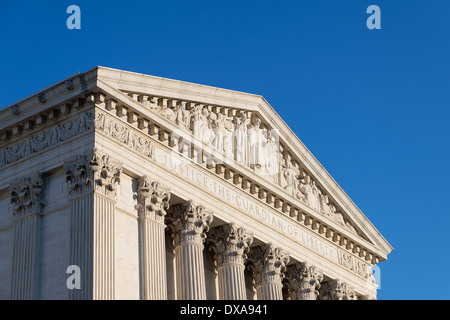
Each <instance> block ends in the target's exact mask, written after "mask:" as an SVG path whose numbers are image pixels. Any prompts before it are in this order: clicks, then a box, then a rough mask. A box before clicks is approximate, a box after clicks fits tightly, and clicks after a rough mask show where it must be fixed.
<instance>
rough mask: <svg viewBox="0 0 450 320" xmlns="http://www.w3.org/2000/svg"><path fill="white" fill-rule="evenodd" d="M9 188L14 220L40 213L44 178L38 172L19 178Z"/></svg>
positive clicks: (43, 204)
mask: <svg viewBox="0 0 450 320" xmlns="http://www.w3.org/2000/svg"><path fill="white" fill-rule="evenodd" d="M9 190H10V192H11V204H12V209H13V219H14V220H17V219H20V218H23V217H25V216H28V215H32V214H40V213H41V209H42V207H44V206H45V201H44V200H43V193H44V180H43V179H42V175H41V174H40V173H36V174H34V175H33V176H31V177H25V178H22V179H20V180H19V181H17V182H15V183H13V184H11V186H10V188H9Z"/></svg>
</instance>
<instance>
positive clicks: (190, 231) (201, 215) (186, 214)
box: [167, 200, 213, 246]
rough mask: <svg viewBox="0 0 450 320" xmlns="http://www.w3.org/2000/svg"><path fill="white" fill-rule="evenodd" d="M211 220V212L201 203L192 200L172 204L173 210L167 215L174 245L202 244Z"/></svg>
mask: <svg viewBox="0 0 450 320" xmlns="http://www.w3.org/2000/svg"><path fill="white" fill-rule="evenodd" d="M212 220H213V215H212V213H210V212H208V211H207V210H205V207H204V206H203V205H201V204H197V203H195V202H194V201H192V200H189V201H187V202H186V203H184V204H179V205H176V206H174V210H173V211H172V212H171V214H170V215H168V216H167V222H168V227H169V230H170V231H171V233H172V239H173V241H174V245H175V246H177V245H179V244H183V243H196V244H203V243H204V242H205V239H206V232H208V230H209V225H210V224H211V222H212Z"/></svg>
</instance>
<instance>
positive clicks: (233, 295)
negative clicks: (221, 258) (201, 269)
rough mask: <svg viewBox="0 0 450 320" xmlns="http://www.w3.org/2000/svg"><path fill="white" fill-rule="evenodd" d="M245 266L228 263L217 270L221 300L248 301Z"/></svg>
mask: <svg viewBox="0 0 450 320" xmlns="http://www.w3.org/2000/svg"><path fill="white" fill-rule="evenodd" d="M244 271H245V266H244V265H243V264H231V263H226V264H223V265H222V266H220V267H218V268H217V273H218V278H219V299H221V300H247V289H246V287H245V278H244Z"/></svg>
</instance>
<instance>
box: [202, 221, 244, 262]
mask: <svg viewBox="0 0 450 320" xmlns="http://www.w3.org/2000/svg"><path fill="white" fill-rule="evenodd" d="M208 239H209V245H210V247H209V249H210V251H212V252H213V253H214V260H215V262H216V265H217V266H218V267H220V266H222V265H223V264H228V263H235V264H240V265H242V266H243V265H244V264H245V262H246V260H247V253H248V252H249V250H250V245H251V244H252V242H253V235H252V234H251V233H250V232H248V231H246V230H245V229H244V228H242V227H238V226H236V225H235V224H234V223H232V222H231V223H229V224H226V225H224V226H219V227H215V228H214V229H212V230H211V232H210V233H209V235H208Z"/></svg>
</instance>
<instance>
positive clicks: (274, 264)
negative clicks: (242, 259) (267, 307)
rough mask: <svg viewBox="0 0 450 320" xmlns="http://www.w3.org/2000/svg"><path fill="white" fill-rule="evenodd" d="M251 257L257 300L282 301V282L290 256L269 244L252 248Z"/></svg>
mask: <svg viewBox="0 0 450 320" xmlns="http://www.w3.org/2000/svg"><path fill="white" fill-rule="evenodd" d="M249 256H250V260H251V265H250V270H251V271H252V272H253V279H254V282H255V286H256V297H257V299H258V300H282V299H283V293H282V290H283V285H282V280H283V277H284V271H285V269H286V264H287V263H288V262H289V254H288V253H287V252H285V251H283V250H282V249H280V248H278V247H275V246H274V245H273V244H271V243H268V244H264V245H261V246H258V247H255V248H252V252H251V254H250V255H249Z"/></svg>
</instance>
